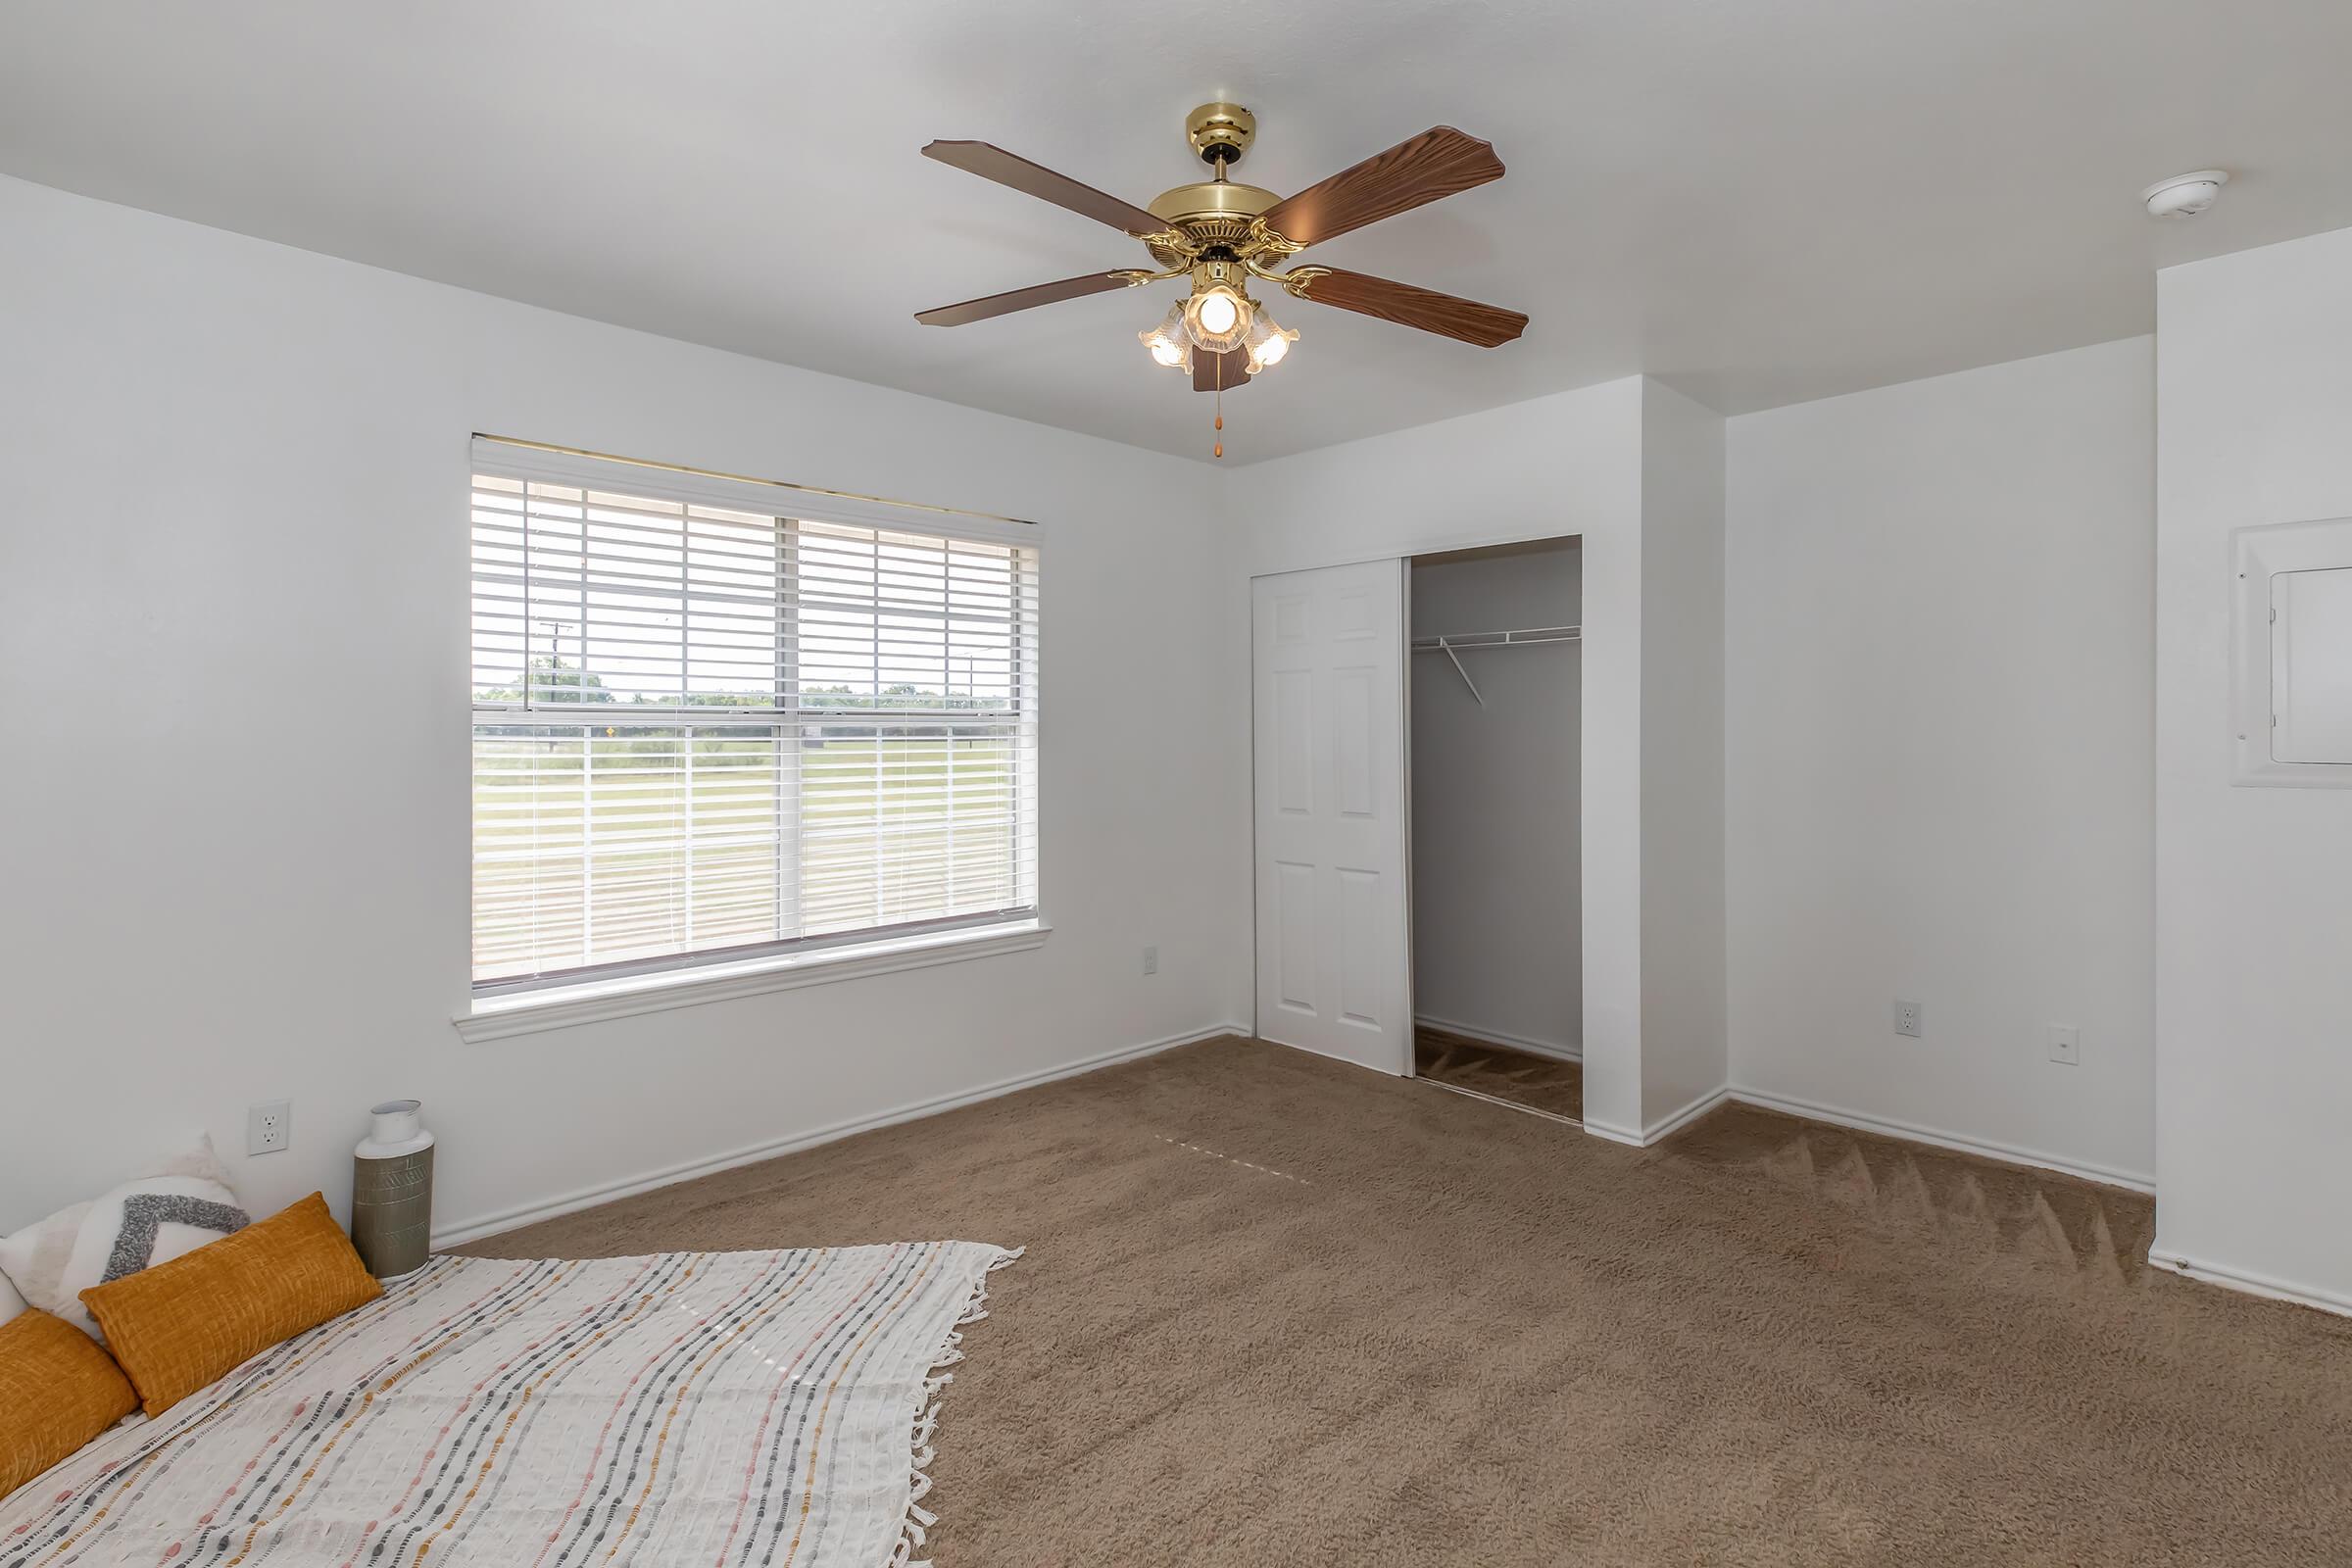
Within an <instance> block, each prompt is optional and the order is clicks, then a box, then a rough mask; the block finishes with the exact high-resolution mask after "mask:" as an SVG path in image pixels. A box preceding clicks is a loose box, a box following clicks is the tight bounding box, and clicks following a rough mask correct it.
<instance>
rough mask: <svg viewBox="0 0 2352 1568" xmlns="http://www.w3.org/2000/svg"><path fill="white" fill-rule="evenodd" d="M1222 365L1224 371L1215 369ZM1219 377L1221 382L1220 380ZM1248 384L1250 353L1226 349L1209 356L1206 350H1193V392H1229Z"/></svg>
mask: <svg viewBox="0 0 2352 1568" xmlns="http://www.w3.org/2000/svg"><path fill="white" fill-rule="evenodd" d="M1220 364H1222V365H1223V366H1224V369H1223V370H1222V371H1220V370H1219V369H1218V368H1217V367H1218V366H1219V365H1220ZM1220 376H1221V377H1222V380H1220ZM1249 384H1250V351H1249V350H1248V349H1227V350H1226V351H1225V352H1224V353H1222V354H1211V353H1209V352H1208V350H1206V349H1195V350H1193V390H1194V391H1196V392H1215V391H1218V390H1220V388H1221V389H1222V390H1224V391H1227V392H1231V391H1233V390H1234V389H1235V388H1237V387H1245V386H1248V385H1249Z"/></svg>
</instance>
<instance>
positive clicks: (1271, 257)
mask: <svg viewBox="0 0 2352 1568" xmlns="http://www.w3.org/2000/svg"><path fill="white" fill-rule="evenodd" d="M1185 130H1186V133H1187V135H1188V136H1189V137H1190V138H1191V141H1192V145H1193V147H1194V149H1195V150H1196V151H1197V152H1198V153H1199V154H1200V155H1201V160H1202V161H1203V162H1205V163H1207V164H1208V165H1210V166H1211V167H1212V168H1213V169H1214V170H1215V171H1216V173H1215V177H1214V178H1211V179H1205V180H1201V181H1199V182H1197V183H1194V184H1190V185H1179V186H1177V187H1176V188H1175V189H1173V190H1167V191H1162V192H1161V193H1160V194H1159V195H1158V196H1156V197H1154V198H1153V199H1152V205H1151V206H1150V207H1148V208H1144V207H1136V206H1133V205H1131V204H1129V203H1127V202H1123V201H1121V200H1119V199H1118V198H1117V197H1116V196H1110V195H1105V194H1104V193H1103V192H1102V191H1099V190H1096V189H1095V188H1094V187H1093V186H1091V185H1082V184H1080V183H1078V181H1076V180H1074V179H1071V178H1069V177H1068V176H1067V175H1064V174H1057V173H1055V172H1054V171H1052V170H1050V169H1046V168H1042V167H1041V166H1039V165H1037V164H1033V163H1031V162H1029V161H1028V160H1027V159H1025V158H1016V157H1014V156H1013V155H1012V154H1011V153H1008V152H1006V151H1005V150H1004V149H1003V148H1002V147H995V146H991V145H990V144H989V143H987V142H984V141H935V142H933V143H931V144H930V145H929V146H927V147H925V148H924V149H923V156H924V157H926V158H932V159H936V160H938V161H939V162H940V163H943V164H948V165H951V166H953V167H954V168H956V169H960V170H963V171H964V172H967V173H973V174H978V175H979V176H980V177H981V178H983V179H993V180H995V181H996V182H997V183H998V184H1000V185H1009V186H1011V187H1012V188H1013V189H1014V190H1017V191H1021V192H1024V193H1026V194H1028V195H1031V196H1035V197H1037V198H1039V199H1040V200H1042V201H1049V202H1052V203H1054V205H1055V206H1056V207H1065V208H1068V209H1069V210H1070V211H1071V212H1073V213H1078V214H1081V215H1083V216H1084V217H1087V218H1092V219H1094V220H1095V221H1098V222H1103V223H1108V224H1109V225H1110V226H1111V227H1112V228H1115V229H1118V230H1120V231H1121V232H1123V233H1125V234H1128V235H1129V236H1131V237H1133V238H1135V239H1139V240H1141V241H1143V242H1144V244H1145V245H1146V246H1147V247H1148V248H1149V249H1150V250H1151V252H1152V260H1153V261H1154V262H1155V263H1157V264H1158V265H1157V268H1156V269H1119V270H1112V271H1107V272H1088V273H1086V274H1084V275H1083V276H1079V277H1065V278H1063V279H1061V280H1060V281H1059V282H1054V283H1040V284H1037V285H1036V286H1034V287H1032V288H1020V289H1014V290H1012V291H1011V292H1009V293H1005V294H990V295H987V296H985V297H984V298H981V299H976V300H965V301H964V302H963V303H961V304H959V305H943V306H941V307H940V308H939V309H937V310H931V311H924V312H922V313H920V314H919V315H917V316H916V317H915V319H916V320H918V321H921V322H922V323H924V324H925V325H927V326H962V325H965V324H967V323H969V322H972V321H985V320H987V319H990V318H992V317H998V316H1005V315H1008V314H1010V313H1011V312H1014V311H1025V310H1028V309H1030V308H1031V307H1033V306H1038V305H1052V304H1054V303H1055V302H1056V301H1059V300H1069V299H1077V298H1079V297H1080V296H1082V295H1086V294H1100V293H1103V292H1105V291H1107V290H1110V289H1116V288H1134V287H1138V286H1141V285H1143V284H1146V283H1157V282H1161V281H1163V280H1165V279H1169V278H1176V277H1189V278H1190V279H1191V292H1190V294H1189V295H1188V296H1187V297H1186V298H1185V299H1184V300H1183V301H1181V302H1180V303H1178V304H1176V305H1174V306H1171V307H1170V308H1169V310H1168V314H1167V317H1166V319H1163V320H1161V321H1160V322H1159V323H1158V324H1157V325H1155V326H1152V327H1149V328H1146V329H1145V330H1144V331H1142V332H1139V333H1137V334H1136V336H1137V337H1139V338H1141V339H1142V340H1143V344H1144V347H1145V348H1147V349H1149V350H1150V351H1151V354H1152V359H1153V360H1155V361H1157V362H1158V363H1159V364H1161V365H1164V366H1168V367H1170V368H1176V369H1182V370H1187V371H1190V372H1191V374H1192V377H1193V386H1194V388H1195V389H1196V390H1198V391H1202V392H1218V393H1222V392H1225V391H1227V390H1229V389H1231V388H1234V387H1239V386H1244V385H1247V384H1248V382H1249V379H1250V376H1252V375H1255V374H1256V373H1258V372H1259V371H1260V370H1264V369H1268V368H1272V367H1273V366H1275V365H1278V364H1280V363H1281V361H1282V359H1283V356H1284V355H1286V354H1287V353H1289V352H1290V347H1291V345H1292V344H1293V343H1295V342H1297V341H1298V339H1299V333H1298V332H1297V331H1296V330H1295V329H1291V330H1286V329H1285V328H1283V327H1282V326H1280V325H1279V324H1277V323H1276V322H1275V320H1274V318H1273V315H1272V313H1270V312H1269V311H1267V310H1266V308H1265V307H1264V306H1263V305H1262V304H1260V303H1259V302H1258V301H1256V300H1255V299H1252V298H1251V297H1250V279H1251V278H1258V279H1262V280H1263V281H1265V282H1269V283H1273V284H1276V285H1278V286H1279V287H1280V288H1281V289H1282V290H1283V291H1284V292H1285V293H1287V294H1290V295H1291V296H1293V297H1294V298H1297V299H1302V300H1312V301H1314V302H1315V303H1316V304H1318V305H1335V306H1338V307H1339V308H1340V309H1341V310H1344V311H1354V312H1357V313H1358V314H1360V315H1364V316H1377V317H1379V318H1380V319H1383V320H1387V321H1395V322H1397V324H1398V325H1400V326H1410V327H1417V328H1419V329H1420V330H1422V331H1424V332H1436V333H1438V334H1439V335H1441V336H1444V337H1450V338H1457V339H1459V340H1460V341H1462V342H1464V343H1475V344H1477V345H1478V346H1479V347H1481V348H1490V349H1491V348H1495V347H1498V346H1499V345H1501V344H1504V343H1508V342H1509V341H1511V340H1512V339H1513V338H1515V337H1517V336H1518V335H1519V333H1520V332H1521V330H1522V329H1524V328H1525V327H1526V325H1527V318H1526V317H1525V316H1523V315H1521V314H1520V313H1519V312H1517V311H1506V310H1503V309H1501V308H1499V307H1497V306H1494V305H1481V304H1479V303H1478V302H1477V301H1475V300H1465V299H1457V298H1455V297H1454V296H1453V295H1451V294H1440V293H1436V292H1434V291H1433V290H1430V289H1425V288H1416V287H1414V286H1413V285H1412V284H1410V283H1397V282H1392V281H1390V280H1389V279H1388V278H1385V277H1369V276H1366V275H1365V274H1364V273H1362V272H1350V271H1346V270H1342V269H1340V268H1336V267H1321V266H1313V265H1308V266H1293V267H1291V268H1290V269H1289V270H1287V271H1276V270H1273V268H1272V267H1270V266H1269V265H1268V264H1269V263H1279V262H1284V261H1287V260H1288V259H1289V258H1290V257H1292V256H1295V255H1297V254H1298V253H1299V251H1302V250H1304V249H1305V248H1306V247H1307V246H1309V245H1317V244H1321V243H1322V242H1323V241H1324V240H1327V239H1334V238H1337V237H1338V236H1339V235H1342V234H1346V233H1348V232H1349V231H1351V230H1353V229H1358V228H1362V227H1363V226H1364V225H1365V224H1367V223H1376V222H1378V221H1380V220H1382V219H1384V218H1394V217H1396V216H1397V214H1398V213H1404V212H1410V211H1411V210H1412V209H1414V208H1416V207H1421V206H1424V205H1426V204H1428V203H1430V202H1434V201H1437V200H1438V199H1440V198H1441V197H1446V196H1450V195H1452V194H1453V193H1454V192H1456V191H1463V190H1468V189H1470V188H1471V187H1472V186H1475V185H1483V184H1485V183H1486V182H1487V181H1489V180H1492V179H1500V178H1501V177H1502V162H1501V160H1499V159H1497V158H1496V157H1495V149H1494V148H1493V147H1492V146H1491V145H1489V144H1488V143H1486V142H1483V141H1480V140H1479V139H1478V138H1477V137H1475V136H1466V135H1464V134H1463V133H1462V132H1460V131H1458V130H1455V129H1454V128H1453V127H1452V126H1450V125H1437V126H1433V127H1432V128H1430V129H1428V130H1425V131H1423V132H1422V133H1421V134H1420V135H1418V136H1414V137H1412V138H1410V139H1409V140H1406V141H1401V142H1398V143H1397V145H1396V146H1394V147H1392V148H1390V149H1389V150H1388V151H1387V152H1384V153H1377V154H1375V155H1374V156H1372V157H1370V158H1367V159H1365V160H1364V161H1363V162H1362V163H1360V164H1357V165H1355V166H1354V167H1353V168H1351V169H1344V170H1342V171H1340V172H1338V173H1336V174H1334V175H1332V176H1331V177H1330V178H1329V179H1326V180H1324V181H1322V182H1321V183H1320V184H1315V185H1309V186H1308V187H1307V188H1306V189H1304V190H1302V191H1300V192H1299V194H1297V195H1296V196H1292V197H1290V198H1289V199H1287V200H1285V199H1283V198H1280V197H1277V196H1276V195H1275V194H1274V193H1273V192H1272V191H1270V190H1263V189H1260V188H1259V187H1257V186H1255V185H1242V184H1236V183H1234V182H1233V181H1231V180H1229V179H1227V178H1226V177H1225V175H1226V170H1227V169H1228V168H1229V167H1230V166H1231V165H1233V164H1235V163H1237V162H1239V161H1240V159H1241V157H1242V155H1243V154H1244V153H1245V152H1247V151H1249V148H1250V142H1251V141H1252V140H1253V139H1254V138H1255V136H1256V134H1257V122H1256V119H1255V118H1254V117H1253V116H1251V114H1250V111H1249V110H1247V109H1244V108H1242V107H1241V106H1240V105H1238V104H1226V103H1214V104H1202V105H1201V107H1200V108H1198V109H1196V110H1194V111H1193V112H1192V114H1191V115H1190V116H1189V117H1187V120H1186V123H1185ZM1218 427H1219V428H1220V429H1221V428H1223V417H1222V415H1221V414H1220V416H1219V420H1218ZM1223 454H1224V448H1223V443H1222V442H1220V443H1219V445H1218V455H1219V456H1220V457H1221V456H1223Z"/></svg>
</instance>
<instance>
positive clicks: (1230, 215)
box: [1150, 104, 1282, 267]
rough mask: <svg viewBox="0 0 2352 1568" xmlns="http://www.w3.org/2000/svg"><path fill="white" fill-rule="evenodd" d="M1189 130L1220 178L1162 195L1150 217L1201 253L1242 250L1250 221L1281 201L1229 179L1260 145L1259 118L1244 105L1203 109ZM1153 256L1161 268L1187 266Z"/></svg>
mask: <svg viewBox="0 0 2352 1568" xmlns="http://www.w3.org/2000/svg"><path fill="white" fill-rule="evenodd" d="M1184 129H1185V134H1186V136H1187V137H1188V138H1189V139H1190V140H1191V142H1192V144H1193V150H1194V151H1195V152H1197V153H1199V154H1200V155H1201V162H1203V163H1206V164H1210V165H1212V166H1214V167H1215V169H1216V171H1217V177H1216V178H1215V179H1204V180H1201V181H1199V182H1198V183H1195V184H1191V185H1179V186H1177V187H1176V188H1175V189H1173V190H1163V191H1161V192H1160V193H1159V194H1158V195H1157V196H1155V197H1153V198H1152V202H1151V204H1150V211H1151V214H1152V217H1154V218H1156V219H1158V220H1159V221H1161V222H1163V223H1166V224H1167V225H1168V226H1169V227H1170V228H1174V229H1181V230H1182V231H1183V232H1184V234H1185V236H1186V237H1187V238H1188V239H1190V240H1191V241H1192V242H1193V243H1194V244H1195V245H1197V246H1200V247H1201V248H1202V249H1206V248H1207V247H1209V246H1212V245H1239V244H1240V243H1241V242H1242V241H1243V240H1245V239H1246V238H1248V237H1249V234H1250V220H1251V219H1253V218H1255V217H1257V215H1258V214H1260V213H1263V212H1265V211H1266V210H1267V209H1269V208H1271V207H1272V206H1273V205H1274V204H1275V203H1276V202H1279V201H1280V200H1282V198H1281V197H1279V196H1277V195H1275V194H1274V193H1273V192H1272V191H1270V190H1265V189H1262V188H1260V187H1258V186H1256V185H1242V184H1236V183H1235V182H1234V181H1232V180H1229V179H1227V178H1225V177H1224V176H1225V171H1226V169H1227V168H1228V167H1229V166H1231V165H1233V164H1237V163H1239V162H1241V158H1242V155H1243V154H1244V153H1246V152H1248V151H1249V150H1250V142H1252V141H1253V140H1255V139H1256V137H1257V117H1256V116H1254V115H1252V114H1250V111H1249V110H1247V109H1244V108H1243V107H1242V106H1241V105H1240V104H1202V105H1201V107H1200V108H1198V109H1196V110H1194V111H1193V112H1192V113H1191V114H1189V115H1187V116H1186V117H1185V122H1184ZM1152 257H1153V259H1155V260H1156V261H1157V262H1158V263H1159V265H1160V266H1162V267H1176V266H1180V265H1182V264H1183V262H1184V261H1185V260H1186V258H1184V257H1183V256H1181V255H1179V254H1178V253H1177V252H1175V251H1171V250H1167V249H1165V248H1163V247H1161V246H1157V245H1154V246H1153V247H1152Z"/></svg>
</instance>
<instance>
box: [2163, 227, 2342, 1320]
mask: <svg viewBox="0 0 2352 1568" xmlns="http://www.w3.org/2000/svg"><path fill="white" fill-rule="evenodd" d="M2157 344H2158V348H2159V353H2158V355H2157V363H2158V369H2157V394H2158V409H2159V418H2158V436H2157V455H2158V460H2159V462H2158V471H2159V474H2160V479H2159V482H2158V487H2157V567H2156V570H2157V611H2156V625H2157V640H2156V643H2157V657H2156V758H2157V770H2156V889H2157V906H2156V909H2157V914H2156V957H2157V964H2156V1032H2157V1106H2158V1121H2157V1139H2156V1149H2157V1176H2158V1181H2159V1184H2160V1190H2161V1196H2160V1201H2159V1203H2158V1207H2157V1215H2156V1219H2157V1240H2156V1247H2155V1250H2156V1253H2157V1254H2158V1255H2159V1256H2162V1257H2170V1258H2174V1259H2179V1260H2185V1261H2186V1262H2187V1263H2189V1264H2190V1265H2192V1266H2194V1267H2197V1268H2201V1269H2204V1270H2206V1271H2209V1272H2211V1273H2214V1274H2217V1275H2220V1276H2224V1277H2227V1278H2229V1279H2232V1280H2234V1281H2235V1282H2237V1283H2240V1284H2251V1285H2255V1286H2269V1287H2271V1288H2274V1289H2282V1290H2286V1291H2290V1292H2293V1293H2297V1294H2300V1295H2303V1296H2305V1297H2309V1298H2313V1299H2324V1300H2329V1301H2332V1302H2334V1303H2335V1304H2336V1305H2338V1306H2341V1307H2347V1308H2352V1221H2348V1220H2347V1219H2346V1215H2347V1214H2352V1162H2348V1161H2347V1159H2346V1157H2345V1147H2346V1146H2345V1133H2344V1123H2345V1114H2346V1111H2347V1110H2348V1109H2352V792H2345V791H2342V790H2326V789H2260V788H2233V787H2231V785H2230V783H2229V775H2230V750H2231V745H2232V738H2231V731H2230V729H2229V686H2228V683H2229V591H2230V586H2231V582H2232V577H2231V573H2230V554H2229V535H2230V532H2231V530H2233V529H2236V528H2239V527H2243V526H2246V525H2248V524H2259V523H2271V522H2291V521H2298V520H2302V519H2307V518H2315V517H2335V516H2343V515H2352V230H2344V231H2341V232H2337V233H2333V234H2323V235H2320V236H2317V237H2315V238H2311V239H2303V240H2297V241H2295V242H2293V243H2291V244H2285V245H2277V246H2272V247H2270V248H2268V249H2264V250H2257V251H2246V252H2241V253H2239V254H2237V255H2234V256H2223V257H2217V258H2215V259H2214V260H2212V261H2206V262H2199V263H2196V264H2194V265H2191V266H2186V267H2179V268H2174V269H2171V270H2166V271H2164V272H2162V273H2160V274H2158V283H2157Z"/></svg>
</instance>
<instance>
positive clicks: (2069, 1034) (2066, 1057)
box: [2050, 1023, 2082, 1067]
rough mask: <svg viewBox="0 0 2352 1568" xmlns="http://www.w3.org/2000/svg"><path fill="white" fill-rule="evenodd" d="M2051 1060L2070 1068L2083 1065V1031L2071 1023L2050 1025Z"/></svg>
mask: <svg viewBox="0 0 2352 1568" xmlns="http://www.w3.org/2000/svg"><path fill="white" fill-rule="evenodd" d="M2050 1059H2051V1060H2052V1061H2055V1062H2059V1063H2061V1064H2063V1065H2065V1066H2068V1067H2077V1066H2081V1065H2082V1030H2080V1029H2078V1028H2076V1027H2075V1026H2074V1025H2073V1024H2071V1023H2054V1024H2052V1025H2050Z"/></svg>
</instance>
